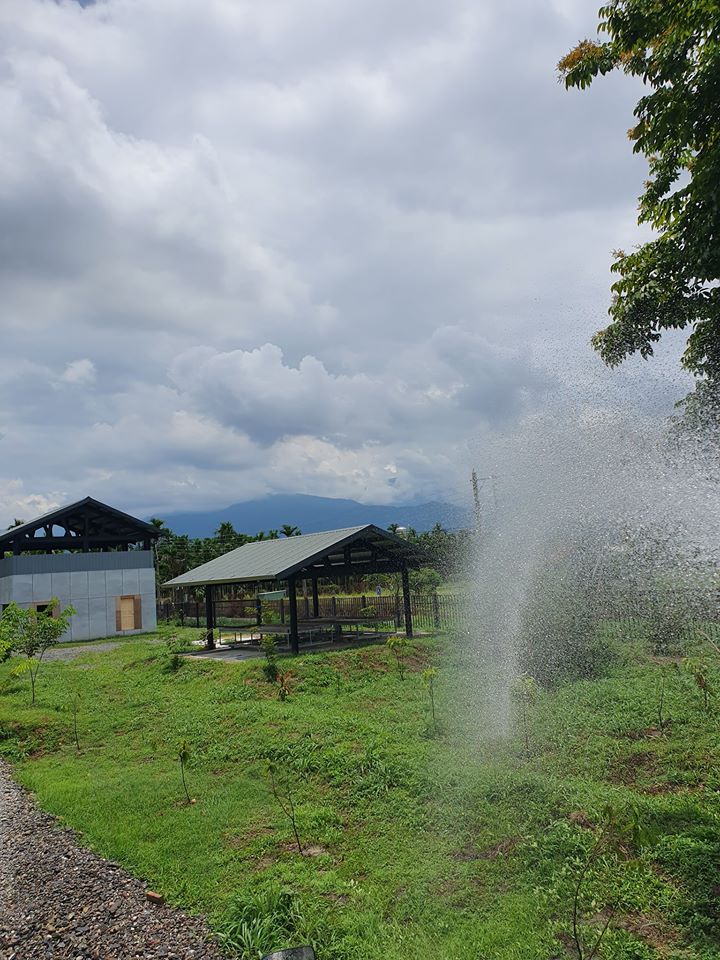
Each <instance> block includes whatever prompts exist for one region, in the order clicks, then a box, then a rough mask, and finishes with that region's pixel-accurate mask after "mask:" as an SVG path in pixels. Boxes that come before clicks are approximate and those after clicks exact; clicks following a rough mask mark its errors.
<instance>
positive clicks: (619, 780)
mask: <svg viewBox="0 0 720 960" xmlns="http://www.w3.org/2000/svg"><path fill="white" fill-rule="evenodd" d="M657 768H658V757H657V755H656V754H654V753H652V752H651V751H649V750H639V751H638V752H637V753H631V754H630V755H629V756H627V757H618V758H617V759H616V760H615V761H614V762H613V764H612V765H611V767H610V772H609V774H608V777H607V779H608V780H609V782H610V783H615V784H619V785H622V786H626V787H634V786H636V785H637V782H638V780H643V779H649V778H654V777H655V776H656V775H657V773H658V770H657Z"/></svg>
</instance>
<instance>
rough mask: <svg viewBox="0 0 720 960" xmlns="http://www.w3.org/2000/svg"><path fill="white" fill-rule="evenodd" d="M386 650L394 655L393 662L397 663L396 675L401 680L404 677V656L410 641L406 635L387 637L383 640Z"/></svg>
mask: <svg viewBox="0 0 720 960" xmlns="http://www.w3.org/2000/svg"><path fill="white" fill-rule="evenodd" d="M385 643H386V645H387V648H388V650H391V651H392V652H393V654H394V655H395V662H396V664H397V670H398V675H399V677H400V679H401V680H404V679H405V658H406V656H407V654H408V651H409V649H410V641H409V640H408V638H407V637H404V636H402V635H397V636H392V637H388V638H387V640H386V641H385Z"/></svg>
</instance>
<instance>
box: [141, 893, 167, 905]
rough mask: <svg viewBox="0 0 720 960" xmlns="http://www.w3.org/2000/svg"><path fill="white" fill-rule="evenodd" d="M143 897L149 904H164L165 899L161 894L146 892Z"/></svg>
mask: <svg viewBox="0 0 720 960" xmlns="http://www.w3.org/2000/svg"><path fill="white" fill-rule="evenodd" d="M145 896H146V897H147V898H148V900H149V901H150V903H165V897H163V895H162V894H161V893H155V891H154V890H146V891H145Z"/></svg>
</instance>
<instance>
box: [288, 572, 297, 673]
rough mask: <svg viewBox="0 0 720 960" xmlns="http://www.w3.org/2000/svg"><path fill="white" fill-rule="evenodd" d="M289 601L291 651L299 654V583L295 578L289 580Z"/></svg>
mask: <svg viewBox="0 0 720 960" xmlns="http://www.w3.org/2000/svg"><path fill="white" fill-rule="evenodd" d="M288 600H289V602H290V649H291V650H292V652H293V653H295V654H297V653H299V652H300V638H299V637H298V614H297V583H296V581H295V577H289V578H288Z"/></svg>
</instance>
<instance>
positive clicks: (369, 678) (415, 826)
mask: <svg viewBox="0 0 720 960" xmlns="http://www.w3.org/2000/svg"><path fill="white" fill-rule="evenodd" d="M191 632H192V633H194V631H191ZM463 643H464V641H463V642H460V641H458V642H453V641H452V640H450V639H449V638H443V637H439V638H435V639H431V640H422V641H418V642H416V643H415V646H414V652H413V655H412V657H411V661H410V664H409V670H408V673H407V676H406V678H405V679H404V680H401V679H400V678H399V676H398V674H397V672H396V670H395V668H394V666H393V664H392V663H391V662H390V660H389V659H388V651H386V650H385V649H384V648H383V647H366V648H364V649H361V650H354V651H346V652H340V653H326V654H317V653H316V654H312V655H307V656H303V657H300V658H298V659H296V660H294V661H290V660H283V661H281V664H280V666H281V669H284V668H286V667H287V668H289V669H290V670H291V672H292V676H291V678H290V687H291V692H290V694H289V696H288V697H287V699H286V700H284V701H281V700H280V699H279V698H278V696H277V687H276V686H273V685H271V684H269V683H267V682H266V681H265V680H264V678H263V675H262V669H261V668H262V663H261V662H260V661H251V662H245V663H234V664H228V663H222V664H221V663H216V662H211V661H203V660H197V659H195V660H191V661H183V665H182V666H181V668H180V669H179V670H177V671H176V672H173V671H172V670H171V668H170V660H169V657H168V656H167V655H166V653H165V652H164V648H163V647H162V646H159V645H158V644H157V643H155V644H152V643H150V642H149V639H147V638H133V639H132V640H126V641H123V642H122V643H121V645H120V646H119V647H118V648H117V649H115V650H113V651H110V652H107V653H93V648H92V645H88V646H87V649H86V651H84V652H83V654H82V656H81V657H80V658H79V659H76V660H73V661H72V662H69V663H65V664H61V663H47V664H46V665H44V666H43V667H42V670H41V673H40V677H39V685H38V703H37V705H36V706H35V707H34V708H31V707H30V705H29V693H28V690H27V684H26V682H25V681H24V679H22V678H17V679H14V678H12V677H11V676H10V673H11V669H12V668H13V666H14V665H15V664H16V661H12V660H11V661H10V662H9V663H6V664H5V665H2V666H0V754H2V755H3V756H5V757H7V758H8V759H10V760H11V761H12V762H13V763H14V764H15V771H16V775H17V777H18V778H19V779H20V781H21V782H22V783H24V784H25V785H26V786H28V787H29V788H30V789H31V790H33V791H35V793H36V794H37V796H38V798H39V801H40V803H41V804H42V806H43V807H45V808H46V809H48V810H50V811H52V812H53V813H55V814H57V815H58V816H60V817H61V818H62V819H63V820H64V821H66V822H67V823H68V824H69V825H71V826H73V827H75V828H76V829H77V830H79V831H80V832H81V833H82V835H83V840H84V842H85V843H87V844H88V845H90V846H92V847H93V848H94V849H96V850H98V851H99V852H101V853H102V854H104V855H105V856H108V857H110V858H112V859H115V860H118V861H120V862H122V863H123V864H124V865H125V866H126V867H128V868H129V869H130V870H131V871H133V872H134V873H135V874H137V875H138V876H140V877H143V878H146V879H147V880H148V881H149V883H150V885H151V887H152V888H153V889H156V890H159V891H161V892H162V893H163V894H164V895H165V896H166V897H167V898H168V900H170V901H171V902H173V903H176V904H179V905H181V906H183V907H184V908H186V909H188V910H191V911H202V912H205V913H207V914H208V915H209V916H210V920H211V923H212V925H213V926H214V928H215V929H216V930H217V931H218V932H219V933H221V934H223V933H224V934H226V935H227V936H228V937H229V939H230V941H232V942H233V943H234V944H235V955H236V956H246V957H258V956H259V955H260V953H259V951H261V950H262V951H265V950H269V949H270V948H273V947H274V948H278V947H281V946H283V945H288V944H291V943H298V942H306V941H308V940H311V941H313V942H314V943H315V945H316V949H317V951H318V957H319V960H401V958H403V960H404V958H418V960H419V958H423V960H550V958H556V957H557V958H561V957H568V956H570V957H572V956H576V954H574V953H573V952H572V949H571V947H570V946H569V944H570V940H569V933H570V928H571V922H570V913H571V903H572V896H573V890H574V887H575V882H576V878H577V876H578V872H579V870H580V869H581V867H582V864H583V862H584V860H585V858H586V856H587V853H588V851H589V850H590V849H591V847H592V844H593V843H594V841H595V838H596V837H597V835H598V830H599V826H598V825H599V823H600V821H601V818H602V815H603V814H602V811H603V808H604V807H605V805H606V804H608V803H612V804H613V805H614V806H615V808H616V809H619V810H623V811H625V810H630V809H631V808H634V809H635V811H636V813H635V814H634V816H635V817H636V819H639V820H640V821H642V823H644V824H646V825H648V826H650V827H652V828H653V833H654V837H653V838H652V842H646V843H644V844H642V845H635V846H634V845H633V844H632V843H631V842H630V841H628V842H627V843H618V844H614V845H608V847H607V849H606V850H604V852H602V853H601V855H599V856H597V857H596V858H595V860H594V861H593V865H592V867H591V869H590V870H589V872H588V877H587V880H586V882H585V883H584V884H583V887H582V891H581V898H580V921H581V928H582V930H584V937H585V941H586V942H587V943H590V944H592V941H593V938H594V936H596V933H597V932H598V931H599V930H600V929H601V928H602V925H603V924H604V923H605V921H606V919H607V917H608V916H610V914H611V915H612V917H611V921H610V926H609V930H608V933H607V934H606V937H605V940H604V941H603V945H602V948H601V951H600V952H599V954H597V955H598V956H600V957H602V958H603V960H620V958H622V960H651V958H660V957H665V958H670V957H673V958H678V960H679V958H687V960H689V958H703V960H710V958H717V957H720V941H719V940H718V918H719V917H720V900H719V894H720V887H719V886H718V884H720V819H719V817H720V793H719V791H720V776H719V775H718V766H717V762H718V753H719V752H720V747H719V745H718V729H719V728H718V719H717V714H716V712H715V710H714V706H713V703H712V700H711V710H710V711H709V712H707V713H706V712H705V711H704V709H703V704H702V698H701V697H700V695H699V692H698V691H697V690H696V689H695V688H694V685H693V684H692V682H691V681H690V682H688V680H686V679H684V677H683V674H682V672H681V671H678V670H672V669H670V668H668V667H667V666H666V667H664V668H663V667H661V665H660V664H658V663H657V662H654V661H652V659H651V658H650V657H649V656H647V655H646V654H645V653H643V651H642V650H641V649H639V648H638V644H637V642H634V643H633V644H632V645H631V644H629V643H628V646H627V650H626V651H625V658H624V659H625V662H624V663H623V665H622V666H620V667H617V668H616V669H614V670H613V671H612V673H610V674H609V675H608V676H607V677H605V678H603V679H600V680H597V681H593V682H589V681H586V682H580V683H575V684H572V685H567V686H565V687H563V688H561V689H559V690H557V691H555V692H553V693H546V694H542V695H540V697H539V698H538V700H537V702H536V703H534V704H532V705H531V707H530V712H529V737H530V743H529V752H526V749H525V743H524V736H523V731H522V729H521V725H520V724H519V721H518V718H517V717H516V718H515V722H514V723H513V725H512V729H511V730H510V731H509V733H507V735H504V736H503V735H501V732H502V731H500V732H498V727H497V723H494V722H493V718H494V715H495V713H496V712H497V711H496V706H495V703H494V701H493V698H492V697H491V696H490V694H489V693H487V692H486V691H487V687H486V685H485V682H484V680H483V674H482V669H481V667H480V666H479V665H478V664H477V663H476V661H475V658H474V656H472V655H470V653H469V652H466V651H465V649H464V647H463ZM430 663H433V664H434V666H435V667H436V668H437V671H438V675H437V678H436V681H435V682H436V686H437V692H436V700H437V712H438V718H439V720H440V722H441V724H442V729H441V730H440V731H439V732H438V731H436V730H435V729H434V728H433V725H432V722H431V719H430V712H429V697H428V692H427V690H426V689H425V686H424V685H423V683H422V679H421V678H422V671H423V670H424V669H426V667H427V666H428V665H429V664H430ZM661 669H665V670H666V672H667V673H668V679H667V681H666V688H665V693H664V705H663V714H664V717H666V716H669V717H671V722H670V724H669V726H668V727H667V729H666V730H665V731H664V732H661V731H659V730H658V729H657V727H658V716H657V714H658V703H659V692H658V691H659V687H658V680H659V675H660V671H661ZM711 678H712V682H713V683H720V671H718V670H713V671H712V672H711ZM75 693H77V694H78V696H79V720H78V722H79V738H80V745H81V751H80V752H79V753H78V752H77V751H76V749H75V745H74V741H73V736H72V714H71V712H69V711H68V710H67V707H68V705H69V703H70V702H71V700H72V698H73V696H74V694H75ZM183 740H187V741H188V743H189V745H190V749H191V762H190V766H189V769H188V772H187V777H188V786H189V789H190V792H191V795H192V797H193V798H195V799H196V803H195V804H194V805H188V804H187V802H186V801H185V798H184V794H183V791H182V784H181V780H180V770H179V764H178V761H177V753H178V750H179V746H180V743H181V741H183ZM268 760H270V761H272V762H273V763H274V765H275V768H276V770H277V777H278V780H279V783H280V785H281V786H284V785H285V784H286V783H289V784H290V787H291V794H292V799H293V802H294V803H295V804H296V805H297V821H298V829H299V834H300V840H301V843H302V844H303V846H304V848H305V855H302V856H301V855H300V854H299V853H298V851H297V849H296V848H295V846H294V840H293V833H292V828H291V824H290V821H289V819H288V818H287V817H286V816H285V815H284V814H283V812H282V810H281V809H280V807H279V805H278V803H277V801H276V799H275V797H274V796H273V793H272V790H271V784H270V778H269V774H268ZM231 952H232V951H231ZM587 953H589V950H588V951H586V954H587Z"/></svg>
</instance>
